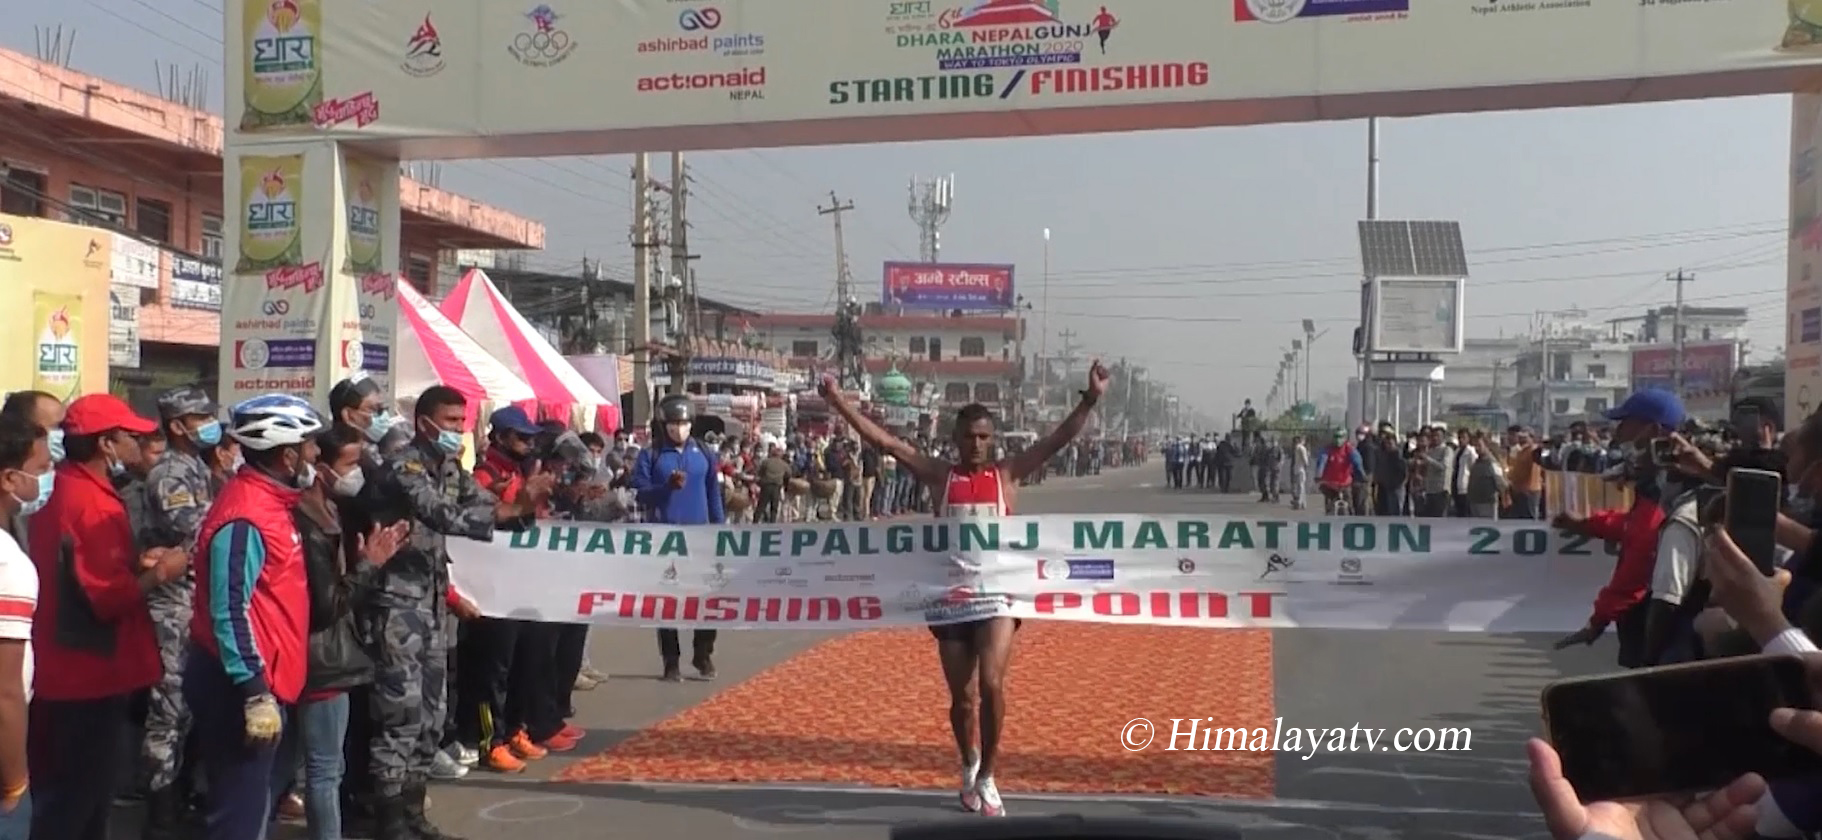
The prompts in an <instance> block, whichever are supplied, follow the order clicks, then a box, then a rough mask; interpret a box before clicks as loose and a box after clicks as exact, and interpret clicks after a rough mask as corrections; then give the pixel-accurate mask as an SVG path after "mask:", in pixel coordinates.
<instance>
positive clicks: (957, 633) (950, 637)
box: [929, 618, 1025, 642]
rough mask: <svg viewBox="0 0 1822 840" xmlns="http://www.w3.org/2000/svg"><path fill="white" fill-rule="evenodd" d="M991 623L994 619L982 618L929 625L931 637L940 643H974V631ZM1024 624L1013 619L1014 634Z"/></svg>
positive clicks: (1023, 621) (1022, 620) (1018, 619)
mask: <svg viewBox="0 0 1822 840" xmlns="http://www.w3.org/2000/svg"><path fill="white" fill-rule="evenodd" d="M989 621H993V619H991V618H982V619H977V620H974V621H958V622H956V623H954V624H932V625H929V627H930V635H932V636H935V637H936V640H937V641H939V642H972V641H974V631H975V630H976V629H978V628H979V627H981V626H982V625H984V624H986V623H987V622H989ZM1024 624H1025V620H1024V619H1022V618H1015V619H1013V620H1012V632H1014V633H1017V632H1018V630H1019V628H1020V627H1022V626H1024Z"/></svg>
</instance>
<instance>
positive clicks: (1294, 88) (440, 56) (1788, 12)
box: [226, 0, 1822, 157]
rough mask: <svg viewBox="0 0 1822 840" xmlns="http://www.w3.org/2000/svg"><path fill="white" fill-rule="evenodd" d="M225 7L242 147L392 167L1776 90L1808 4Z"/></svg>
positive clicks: (778, 1)
mask: <svg viewBox="0 0 1822 840" xmlns="http://www.w3.org/2000/svg"><path fill="white" fill-rule="evenodd" d="M227 5H228V9H229V13H228V15H227V19H228V22H227V38H226V43H227V62H228V67H229V70H230V72H229V74H228V78H229V90H228V102H229V105H228V108H229V112H230V114H229V123H228V124H229V126H230V127H231V128H232V129H235V130H236V133H238V134H240V135H242V137H243V140H244V139H246V138H251V137H262V138H263V137H283V136H295V135H299V134H308V135H327V136H330V137H334V138H337V139H355V138H359V139H366V140H374V141H381V142H386V143H391V144H394V145H393V147H392V149H391V151H393V152H396V153H397V154H398V155H400V156H402V157H483V156H499V155H529V154H544V153H580V152H584V151H591V152H612V151H639V150H643V149H651V148H690V147H725V146H752V145H782V144H820V143H840V142H863V141H884V140H903V139H920V138H929V137H956V136H998V135H1023V134H1042V133H1070V132H1085V131H1111V130H1134V129H1141V128H1168V127H1184V126H1194V125H1218V124H1243V123H1259V122H1278V121H1292V120H1310V119H1332V118H1345V117H1352V116H1366V115H1381V116H1384V115H1398V114H1410V113H1428V112H1442V111H1473V110H1487V109H1499V108H1527V107H1543V106H1567V105H1583V104H1605V103H1609V102H1617V101H1637V100H1651V99H1673V98H1686V97H1699V96H1719V95H1731V94H1743V93H1755V92H1772V91H1788V90H1791V89H1793V88H1794V87H1795V86H1796V81H1795V79H1796V75H1797V73H1796V71H1801V70H1803V69H1804V68H1809V67H1814V66H1816V65H1817V64H1818V63H1819V62H1822V5H1818V4H1816V3H1812V2H1808V0H1804V1H1803V2H1790V3H1786V2H1783V0H1705V2H1689V1H1688V0H1684V1H1683V2H1678V1H1677V0H1144V1H1143V2H1139V1H1138V0H1105V2H1101V1H1100V0H949V1H948V2H943V1H942V0H721V2H715V0H704V1H703V2H691V1H690V0H620V2H613V3H602V2H562V1H561V0H556V1H555V2H548V3H545V2H535V0H533V2H526V0H443V2H438V3H436V4H408V3H406V4H401V3H324V2H321V0H276V2H274V0H231V2H229V3H228V4H227ZM1811 16H1813V17H1814V18H1817V19H1806V18H1807V17H1811ZM1087 109H1095V110H1092V111H1090V110H1087ZM654 130H655V132H656V133H654Z"/></svg>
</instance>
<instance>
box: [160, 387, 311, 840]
mask: <svg viewBox="0 0 1822 840" xmlns="http://www.w3.org/2000/svg"><path fill="white" fill-rule="evenodd" d="M322 430H323V420H322V417H321V416H319V415H318V414H317V413H316V409H314V408H312V407H311V406H310V403H309V402H307V401H305V400H302V399H299V398H297V397H293V396H290V395H287V394H268V395H266V396H261V397H254V398H252V399H249V400H246V401H245V402H242V403H240V404H238V405H236V406H234V407H233V409H231V410H230V411H229V412H228V434H229V435H230V436H232V437H233V438H234V439H235V440H236V441H239V442H240V445H241V447H242V451H243V452H244V453H245V457H246V459H247V463H246V466H244V467H242V468H241V469H240V472H237V473H235V474H234V477H233V478H230V479H228V483H227V484H226V485H225V486H223V487H222V489H221V496H220V497H219V498H218V499H216V500H215V504H214V505H213V506H212V507H211V508H210V509H209V512H208V514H207V515H206V516H204V517H203V520H202V523H201V527H200V529H199V531H198V533H197V538H196V544H197V548H196V554H195V562H196V580H197V586H196V595H195V612H194V615H193V616H192V618H191V622H190V633H189V636H190V645H189V648H188V649H187V650H186V651H185V652H184V675H183V691H184V699H185V700H186V701H187V702H188V703H189V706H190V709H191V710H192V711H193V712H194V714H195V722H194V724H193V725H194V728H195V730H196V735H197V739H196V740H197V745H198V748H199V757H200V758H201V763H202V768H203V772H204V773H205V774H206V776H207V780H208V804H207V816H206V819H205V822H206V824H207V831H206V836H207V837H208V838H209V840H253V838H259V837H263V836H264V832H265V826H266V823H267V819H268V817H269V811H270V809H271V803H272V796H271V793H270V790H271V785H272V781H271V780H272V766H273V762H274V759H275V757H276V754H277V749H278V741H279V736H280V735H282V734H283V731H284V726H285V714H286V711H287V710H288V709H290V708H291V707H292V706H294V705H295V704H296V703H297V698H298V695H299V694H301V693H302V692H303V688H304V679H305V677H306V676H307V672H308V670H309V637H310V590H309V583H308V580H309V578H308V574H307V571H306V567H305V565H304V555H303V547H302V546H303V541H302V537H301V536H300V534H299V532H298V530H297V523H296V520H295V519H293V518H292V510H293V509H294V508H296V507H297V506H298V504H299V503H300V497H301V496H302V494H303V491H304V489H305V488H308V487H310V486H311V485H312V484H314V483H315V481H316V468H315V466H314V465H313V462H315V461H316V441H315V436H316V434H317V433H318V432H320V431H322Z"/></svg>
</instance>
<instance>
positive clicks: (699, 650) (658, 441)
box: [632, 394, 727, 682]
mask: <svg viewBox="0 0 1822 840" xmlns="http://www.w3.org/2000/svg"><path fill="white" fill-rule="evenodd" d="M694 417H695V407H694V406H693V405H691V404H690V398H689V397H687V396H684V395H683V394H671V395H670V396H667V397H665V398H664V399H662V400H660V401H659V402H658V411H657V417H655V418H654V419H653V420H652V445H651V446H650V447H648V448H646V449H644V450H641V451H640V452H639V457H638V459H637V461H635V462H634V464H633V480H632V485H633V490H634V492H636V493H637V494H638V497H639V504H640V506H641V507H643V508H645V511H646V521H647V522H662V523H665V524H666V525H709V524H713V525H720V524H722V523H723V522H725V521H727V517H726V515H725V514H724V513H723V511H722V508H721V484H720V482H719V479H718V476H719V475H720V465H719V464H717V463H716V462H715V456H714V454H713V453H711V452H709V451H708V450H706V449H704V448H703V447H702V446H701V445H700V444H698V443H697V442H696V441H694V440H692V439H691V438H690V425H691V421H692V420H693V419H694ZM715 636H716V633H715V631H714V630H697V631H696V632H695V634H694V635H693V637H692V638H691V640H690V647H691V654H692V655H691V657H690V664H691V665H693V666H695V668H696V673H698V674H700V675H701V676H702V678H703V679H705V680H706V679H713V678H714V677H715V659H714V656H715ZM658 655H659V657H660V658H661V659H662V660H663V663H664V675H663V677H661V679H663V680H664V681H666V682H677V681H679V680H682V679H683V671H682V669H681V668H680V667H679V660H681V659H682V657H683V650H682V645H681V644H680V642H679V640H678V637H677V630H676V629H675V628H671V627H661V628H659V629H658Z"/></svg>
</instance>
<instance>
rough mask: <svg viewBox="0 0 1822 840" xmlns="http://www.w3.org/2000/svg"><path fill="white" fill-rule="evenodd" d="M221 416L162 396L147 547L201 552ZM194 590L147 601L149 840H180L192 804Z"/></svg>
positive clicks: (154, 594)
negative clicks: (186, 752)
mask: <svg viewBox="0 0 1822 840" xmlns="http://www.w3.org/2000/svg"><path fill="white" fill-rule="evenodd" d="M215 413H216V406H215V401H214V400H212V399H210V398H209V395H208V394H207V393H205V392H204V391H203V390H202V389H201V388H197V387H195V386H184V387H182V388H172V389H171V390H169V391H166V392H164V393H162V394H159V395H158V416H159V419H160V420H161V421H162V422H163V424H164V433H165V439H166V440H167V441H168V442H169V448H168V451H166V453H165V455H164V457H163V458H160V459H159V461H158V463H157V464H156V465H155V466H153V467H152V469H151V471H150V472H149V473H148V474H147V476H146V481H145V486H146V498H147V500H148V501H149V504H148V505H147V509H148V511H147V512H148V517H147V518H148V520H149V521H148V523H147V527H146V530H145V533H144V534H143V535H142V538H141V539H142V545H143V546H144V547H152V546H162V547H168V548H177V549H181V550H183V551H184V552H185V553H186V554H187V553H192V552H194V551H195V550H196V534H197V531H198V530H199V529H200V528H201V527H202V518H203V515H204V514H206V513H208V511H209V505H210V503H211V502H212V501H213V500H214V498H215V491H214V482H213V480H212V475H211V473H210V470H209V465H208V464H207V463H205V462H204V461H203V456H202V453H203V451H204V450H206V449H208V448H210V447H214V446H217V445H219V444H220V443H221V440H222V432H221V421H219V420H216V419H215ZM195 588H196V584H195V578H194V575H193V574H186V575H184V577H183V578H181V579H179V580H175V581H172V582H171V583H169V584H166V585H164V586H161V587H158V588H157V589H154V590H152V591H151V592H148V593H146V605H147V606H149V607H151V610H152V628H153V630H154V631H155V632H156V633H157V635H158V653H159V658H160V659H161V660H162V661H163V663H164V679H162V680H160V681H159V683H158V684H157V685H155V686H153V687H152V693H151V697H150V698H149V700H148V704H147V707H146V724H145V741H144V743H143V745H142V746H141V749H140V759H141V761H142V763H143V768H142V770H143V772H144V773H145V774H146V778H145V779H143V780H142V781H143V782H144V787H145V790H146V830H145V836H146V837H147V838H148V840H156V838H167V837H175V836H177V833H178V831H179V829H180V828H181V823H182V818H183V810H184V807H183V806H184V803H185V802H186V801H187V793H186V792H185V791H184V790H183V789H182V788H181V787H180V786H178V785H177V784H176V782H177V780H178V778H179V775H180V774H179V768H180V766H181V765H182V763H183V762H182V759H183V744H184V738H185V737H186V736H187V735H188V734H189V731H190V710H189V708H188V707H187V706H185V705H184V702H183V658H182V654H183V651H184V648H185V647H186V646H187V645H188V643H189V637H190V606H191V601H192V598H193V596H194V594H195Z"/></svg>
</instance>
